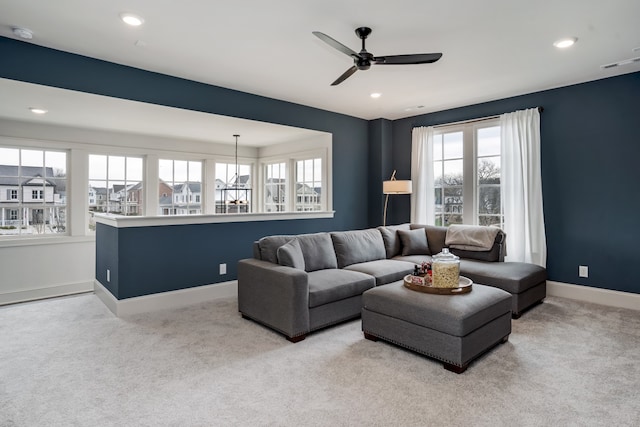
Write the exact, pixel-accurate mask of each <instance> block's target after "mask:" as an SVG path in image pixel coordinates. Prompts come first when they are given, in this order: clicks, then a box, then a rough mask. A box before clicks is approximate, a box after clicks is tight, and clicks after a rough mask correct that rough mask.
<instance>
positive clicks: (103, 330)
mask: <svg viewBox="0 0 640 427" xmlns="http://www.w3.org/2000/svg"><path fill="white" fill-rule="evenodd" d="M236 304H237V302H236V300H235V299H225V300H219V301H215V302H209V303H202V304H199V305H196V306H192V307H189V308H185V309H180V310H173V311H166V312H158V313H149V314H145V315H139V316H136V317H132V318H128V319H121V318H116V317H114V316H113V315H112V314H111V313H110V312H109V311H108V310H107V308H106V307H105V306H104V305H103V304H102V303H101V302H100V301H99V300H98V298H97V297H96V296H94V295H93V294H85V295H81V296H75V297H68V298H60V299H53V300H47V301H39V302H34V303H27V304H19V305H14V306H5V307H0V426H3V427H6V426H260V425H269V426H639V425H640V312H638V311H631V310H622V309H613V308H608V307H604V306H598V305H592V304H586V303H580V302H576V301H571V300H566V299H559V298H548V299H547V300H546V301H545V303H544V304H542V305H540V306H538V307H535V308H534V309H533V310H531V311H529V312H527V313H525V314H524V315H523V316H522V318H521V319H519V320H514V321H513V333H512V335H511V337H510V340H509V342H508V343H506V344H504V345H501V346H498V347H497V348H495V349H494V350H492V351H491V352H490V353H488V354H487V355H485V356H483V357H482V358H481V359H479V360H477V361H476V362H475V363H473V364H472V365H471V366H470V367H469V369H468V370H467V371H466V372H465V373H464V374H462V375H456V374H454V373H451V372H448V371H446V370H444V369H443V368H442V365H441V364H440V363H438V362H436V361H433V360H431V359H428V358H425V357H423V356H420V355H416V354H414V353H411V352H409V351H407V350H403V349H401V348H398V347H395V346H392V345H390V344H386V343H384V342H372V341H368V340H365V339H364V338H363V336H362V332H361V330H360V321H359V320H356V321H351V322H348V323H344V324H341V325H338V326H336V327H333V328H330V329H327V330H324V331H321V332H318V333H314V334H312V335H310V336H309V337H308V338H307V339H306V340H304V341H302V342H300V343H298V344H291V343H289V342H288V341H286V340H285V339H284V338H283V337H282V336H280V335H278V334H276V333H274V332H272V331H271V330H268V329H266V328H264V327H262V326H259V325H258V324H256V323H253V322H251V321H248V320H244V319H242V318H241V317H240V315H239V314H238V312H237V305H236Z"/></svg>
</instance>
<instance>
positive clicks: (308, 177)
mask: <svg viewBox="0 0 640 427" xmlns="http://www.w3.org/2000/svg"><path fill="white" fill-rule="evenodd" d="M295 192H296V194H295V206H294V210H296V211H320V210H322V159H321V158H315V159H304V160H297V161H296V185H295Z"/></svg>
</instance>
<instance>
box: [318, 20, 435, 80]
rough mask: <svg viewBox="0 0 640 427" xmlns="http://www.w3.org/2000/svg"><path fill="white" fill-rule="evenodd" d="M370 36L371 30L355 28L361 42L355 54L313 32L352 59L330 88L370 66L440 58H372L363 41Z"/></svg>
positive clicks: (427, 61)
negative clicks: (348, 66) (351, 62)
mask: <svg viewBox="0 0 640 427" xmlns="http://www.w3.org/2000/svg"><path fill="white" fill-rule="evenodd" d="M369 34H371V28H369V27H359V28H356V35H357V36H358V37H359V38H360V40H362V49H361V50H360V52H355V51H354V50H351V49H350V48H348V47H347V46H345V45H343V44H342V43H340V42H339V41H337V40H335V39H333V38H332V37H329V36H328V35H326V34H324V33H321V32H320V31H314V32H313V35H315V36H316V37H318V38H319V39H320V40H322V41H323V42H325V43H326V44H328V45H329V46H331V47H332V48H334V49H336V50H339V51H340V52H342V53H344V54H345V55H347V56H350V57H351V58H352V59H353V66H351V68H349V69H348V70H347V71H345V72H344V73H343V74H342V75H341V76H340V77H338V78H337V79H336V80H335V81H334V82H333V83H331V86H336V85H339V84H340V83H342V82H343V81H345V80H346V79H348V78H349V77H351V76H352V75H353V74H354V73H355V72H356V71H358V70H360V71H365V70H368V69H369V68H371V65H372V64H377V65H408V64H430V63H433V62H436V61H437V60H439V59H440V58H442V53H417V54H410V55H386V56H374V55H373V54H371V53H369V52H367V49H366V48H365V40H366V39H367V37H368V36H369Z"/></svg>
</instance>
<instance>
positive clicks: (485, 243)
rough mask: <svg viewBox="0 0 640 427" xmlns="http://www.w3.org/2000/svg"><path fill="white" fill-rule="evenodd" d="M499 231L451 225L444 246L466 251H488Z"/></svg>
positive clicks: (480, 227)
mask: <svg viewBox="0 0 640 427" xmlns="http://www.w3.org/2000/svg"><path fill="white" fill-rule="evenodd" d="M499 231H500V229H499V228H496V227H483V226H475V225H458V224H453V225H450V226H449V228H448V229H447V237H446V240H445V244H447V246H449V247H451V248H454V249H462V250H466V251H489V250H491V248H492V247H493V242H494V241H495V240H496V236H497V235H498V232H499Z"/></svg>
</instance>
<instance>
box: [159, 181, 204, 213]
mask: <svg viewBox="0 0 640 427" xmlns="http://www.w3.org/2000/svg"><path fill="white" fill-rule="evenodd" d="M165 185H166V186H167V187H169V186H168V185H167V184H165ZM169 188H170V187H169ZM165 194H166V195H165ZM160 209H161V211H162V214H163V215H194V214H200V213H202V184H201V183H199V182H190V183H188V184H176V185H175V186H174V187H173V191H172V192H171V194H170V196H169V194H168V193H163V194H162V195H161V196H160Z"/></svg>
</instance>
